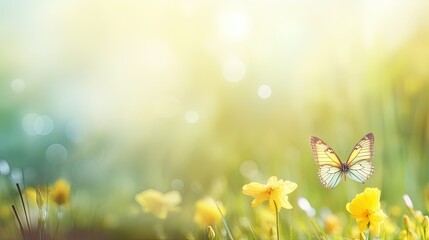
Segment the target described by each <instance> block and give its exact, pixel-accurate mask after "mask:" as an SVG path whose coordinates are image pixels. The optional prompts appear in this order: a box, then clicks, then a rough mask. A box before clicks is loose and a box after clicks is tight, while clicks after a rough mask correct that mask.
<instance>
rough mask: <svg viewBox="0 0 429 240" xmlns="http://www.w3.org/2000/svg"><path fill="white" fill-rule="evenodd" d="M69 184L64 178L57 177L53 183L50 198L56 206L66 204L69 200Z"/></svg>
mask: <svg viewBox="0 0 429 240" xmlns="http://www.w3.org/2000/svg"><path fill="white" fill-rule="evenodd" d="M69 196H70V184H69V183H68V182H67V181H66V180H64V179H59V180H57V181H56V182H55V183H54V186H53V189H52V193H51V198H52V201H54V202H55V203H56V204H58V206H61V205H63V204H66V203H67V202H68V201H69Z"/></svg>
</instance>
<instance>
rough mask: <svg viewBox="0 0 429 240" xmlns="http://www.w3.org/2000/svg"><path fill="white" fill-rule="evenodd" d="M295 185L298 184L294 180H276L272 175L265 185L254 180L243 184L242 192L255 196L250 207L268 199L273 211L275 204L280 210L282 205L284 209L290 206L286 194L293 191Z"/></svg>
mask: <svg viewBox="0 0 429 240" xmlns="http://www.w3.org/2000/svg"><path fill="white" fill-rule="evenodd" d="M297 187H298V185H297V184H296V183H294V182H290V181H283V179H280V180H277V177H275V176H273V177H270V178H269V179H268V182H267V184H265V185H264V184H261V183H256V182H252V183H249V184H246V185H244V186H243V194H245V195H249V196H252V197H253V198H255V199H253V201H252V207H256V206H258V205H259V204H261V203H263V202H265V201H268V202H269V205H270V208H271V210H273V211H275V209H276V206H277V211H280V209H281V208H282V207H283V208H286V209H291V208H292V205H290V203H289V201H288V196H287V194H289V193H291V192H293V191H294V190H295V189H296V188H297ZM274 203H275V205H274Z"/></svg>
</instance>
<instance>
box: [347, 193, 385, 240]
mask: <svg viewBox="0 0 429 240" xmlns="http://www.w3.org/2000/svg"><path fill="white" fill-rule="evenodd" d="M380 194H381V192H380V190H379V189H378V188H366V189H365V191H364V192H363V193H359V194H357V195H356V197H355V198H354V199H353V200H352V201H351V202H349V203H347V205H346V209H347V211H348V212H349V213H350V214H351V215H352V217H354V218H355V219H356V222H357V223H358V225H359V229H360V231H361V232H362V231H364V230H365V229H366V228H367V227H369V226H371V227H372V228H373V229H374V232H375V233H376V234H377V235H378V233H379V232H380V224H381V223H382V222H383V221H384V219H385V218H386V217H387V216H386V214H384V212H383V210H381V209H380Z"/></svg>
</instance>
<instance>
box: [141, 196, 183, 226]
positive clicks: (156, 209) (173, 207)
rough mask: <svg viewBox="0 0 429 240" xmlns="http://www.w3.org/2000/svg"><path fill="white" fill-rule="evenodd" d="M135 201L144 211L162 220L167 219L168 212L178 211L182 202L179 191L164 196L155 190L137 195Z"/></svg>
mask: <svg viewBox="0 0 429 240" xmlns="http://www.w3.org/2000/svg"><path fill="white" fill-rule="evenodd" d="M135 199H136V201H137V203H139V204H140V205H141V206H142V207H143V211H145V212H147V213H152V214H153V215H154V216H155V217H157V218H160V219H165V218H167V214H168V211H177V210H178V207H177V205H179V204H180V202H182V197H181V196H180V193H179V192H178V191H171V192H168V193H165V194H163V193H161V192H158V191H156V190H153V189H149V190H146V191H143V192H141V193H139V194H137V195H136V196H135Z"/></svg>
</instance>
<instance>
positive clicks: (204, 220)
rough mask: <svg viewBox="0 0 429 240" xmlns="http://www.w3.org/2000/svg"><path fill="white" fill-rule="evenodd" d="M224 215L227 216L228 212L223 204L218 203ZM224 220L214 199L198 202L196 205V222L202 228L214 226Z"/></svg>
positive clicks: (204, 199) (207, 198)
mask: <svg viewBox="0 0 429 240" xmlns="http://www.w3.org/2000/svg"><path fill="white" fill-rule="evenodd" d="M217 205H218V206H219V208H220V210H221V211H222V214H223V215H225V213H226V211H225V208H224V207H223V205H222V203H220V202H218V203H217ZM221 220H222V216H221V215H220V213H219V209H218V208H217V206H216V203H215V202H214V201H213V199H211V198H209V197H206V198H203V199H200V200H198V201H197V202H196V203H195V215H194V221H195V222H196V223H197V224H199V225H200V226H202V227H207V226H213V225H216V224H218V223H219V222H220V221H221Z"/></svg>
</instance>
